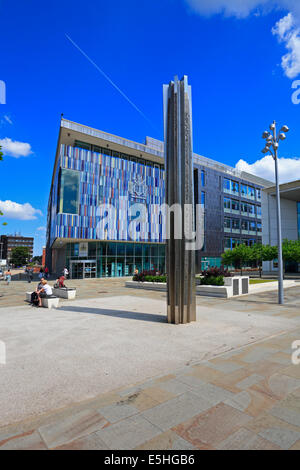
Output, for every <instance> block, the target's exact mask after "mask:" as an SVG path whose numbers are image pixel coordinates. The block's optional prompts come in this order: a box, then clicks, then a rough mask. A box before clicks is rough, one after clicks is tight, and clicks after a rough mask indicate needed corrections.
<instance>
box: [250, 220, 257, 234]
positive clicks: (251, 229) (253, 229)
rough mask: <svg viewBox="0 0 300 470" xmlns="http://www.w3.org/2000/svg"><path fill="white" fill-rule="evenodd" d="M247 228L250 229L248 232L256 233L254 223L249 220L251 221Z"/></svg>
mask: <svg viewBox="0 0 300 470" xmlns="http://www.w3.org/2000/svg"><path fill="white" fill-rule="evenodd" d="M249 227H250V228H249V230H250V231H251V232H256V222H254V221H252V220H251V221H250V222H249Z"/></svg>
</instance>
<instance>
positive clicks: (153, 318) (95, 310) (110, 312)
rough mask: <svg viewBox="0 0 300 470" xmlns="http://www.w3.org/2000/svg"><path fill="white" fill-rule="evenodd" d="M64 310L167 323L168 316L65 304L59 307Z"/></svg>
mask: <svg viewBox="0 0 300 470" xmlns="http://www.w3.org/2000/svg"><path fill="white" fill-rule="evenodd" d="M57 310H58V311H59V310H63V311H64V312H76V313H90V314H92V315H103V316H109V317H117V318H126V319H127V320H128V319H129V320H141V321H148V322H154V323H166V322H167V317H166V316H164V315H156V314H153V313H141V312H128V311H125V310H107V309H102V308H90V307H75V306H73V307H72V306H65V307H59V308H58V309H57Z"/></svg>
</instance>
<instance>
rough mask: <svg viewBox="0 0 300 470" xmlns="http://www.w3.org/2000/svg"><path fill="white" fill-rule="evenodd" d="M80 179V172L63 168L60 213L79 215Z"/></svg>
mask: <svg viewBox="0 0 300 470" xmlns="http://www.w3.org/2000/svg"><path fill="white" fill-rule="evenodd" d="M79 178H80V174H79V172H78V171H75V170H67V169H65V168H61V173H60V195H59V203H58V207H59V212H63V213H66V214H78V205H79V204H78V199H79V181H80V180H79Z"/></svg>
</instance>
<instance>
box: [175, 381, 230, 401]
mask: <svg viewBox="0 0 300 470" xmlns="http://www.w3.org/2000/svg"><path fill="white" fill-rule="evenodd" d="M178 380H179V379H178ZM180 380H182V381H185V382H186V383H187V384H188V385H189V386H190V387H191V388H192V389H193V391H194V393H196V394H197V395H199V396H200V397H201V398H204V399H205V400H207V401H208V402H210V403H211V406H214V405H217V404H218V403H220V402H221V401H225V400H227V399H229V398H233V397H234V394H233V393H232V392H229V391H228V390H226V389H224V388H221V387H217V386H216V385H213V384H208V383H205V382H203V381H202V380H201V379H198V378H197V377H192V376H181V377H180Z"/></svg>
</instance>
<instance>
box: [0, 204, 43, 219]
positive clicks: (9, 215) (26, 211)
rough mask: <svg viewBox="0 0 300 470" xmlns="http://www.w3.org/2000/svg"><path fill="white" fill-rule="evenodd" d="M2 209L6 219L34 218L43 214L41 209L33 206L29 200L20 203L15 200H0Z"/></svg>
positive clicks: (0, 209) (0, 208)
mask: <svg viewBox="0 0 300 470" xmlns="http://www.w3.org/2000/svg"><path fill="white" fill-rule="evenodd" d="M0 211H1V212H3V214H4V216H5V219H17V220H34V219H37V217H38V216H40V215H43V214H42V212H41V211H40V210H39V209H35V208H34V207H32V205H31V204H29V202H26V203H25V204H19V203H18V202H13V201H0Z"/></svg>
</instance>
